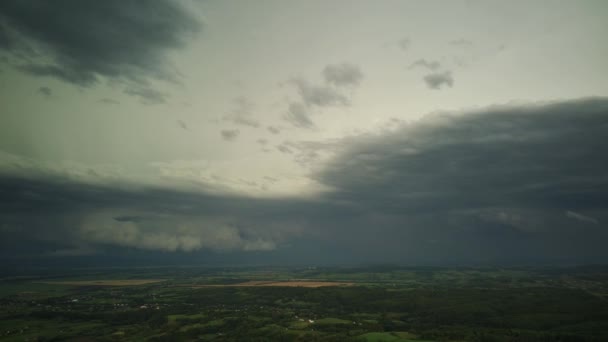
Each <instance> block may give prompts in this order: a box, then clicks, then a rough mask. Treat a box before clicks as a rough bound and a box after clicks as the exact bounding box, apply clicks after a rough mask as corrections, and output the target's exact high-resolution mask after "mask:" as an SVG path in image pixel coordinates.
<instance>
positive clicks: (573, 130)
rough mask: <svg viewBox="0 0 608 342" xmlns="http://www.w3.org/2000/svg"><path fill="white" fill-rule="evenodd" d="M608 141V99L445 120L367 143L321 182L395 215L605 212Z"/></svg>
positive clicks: (514, 108)
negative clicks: (494, 210)
mask: <svg viewBox="0 0 608 342" xmlns="http://www.w3.org/2000/svg"><path fill="white" fill-rule="evenodd" d="M607 135H608V100H606V99H602V98H592V99H585V100H577V101H570V102H559V103H553V104H546V105H530V106H503V107H490V108H488V109H486V110H480V111H477V112H474V113H469V114H466V115H465V114H454V115H449V114H445V115H435V116H431V117H429V118H428V119H423V120H421V121H420V122H419V123H416V124H413V125H410V126H408V125H404V126H402V128H401V129H398V130H396V131H393V132H391V133H388V134H385V135H382V136H379V137H376V138H366V139H362V140H361V141H360V142H358V143H355V144H354V146H352V147H350V148H348V149H347V152H344V153H342V155H341V156H340V157H339V158H337V159H335V160H334V161H333V162H332V163H331V164H330V165H329V166H328V167H327V168H326V169H325V170H324V171H323V172H321V173H320V174H319V175H318V178H319V180H320V181H322V182H323V183H325V184H328V185H331V186H333V187H335V188H337V189H342V190H343V191H344V193H345V194H357V196H360V197H357V199H360V200H364V201H372V202H373V201H375V200H381V201H382V203H386V204H387V205H386V206H385V207H384V208H383V209H385V210H388V209H389V208H393V209H395V210H412V211H415V210H437V209H439V208H451V209H462V208H475V207H484V206H485V207H489V206H510V207H513V206H525V207H530V206H533V207H538V208H553V209H558V210H560V212H563V211H564V210H576V209H578V208H586V209H597V208H603V207H604V206H606V203H608V176H607V174H608V173H607V171H608V159H607V158H605V157H604V155H603V154H604V151H605V150H606V149H607V148H608V141H607V140H606V139H605V138H604V137H605V136H607ZM337 193H338V194H340V193H341V192H340V191H338V192H337Z"/></svg>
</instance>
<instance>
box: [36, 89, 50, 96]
mask: <svg viewBox="0 0 608 342" xmlns="http://www.w3.org/2000/svg"><path fill="white" fill-rule="evenodd" d="M38 94H40V95H42V96H45V97H50V96H51V95H53V90H51V88H49V87H40V88H38Z"/></svg>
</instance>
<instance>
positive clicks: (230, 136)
mask: <svg viewBox="0 0 608 342" xmlns="http://www.w3.org/2000/svg"><path fill="white" fill-rule="evenodd" d="M220 134H221V135H222V138H223V139H224V140H227V141H234V140H235V139H236V138H237V137H238V136H239V134H240V132H239V130H238V129H223V130H221V131H220Z"/></svg>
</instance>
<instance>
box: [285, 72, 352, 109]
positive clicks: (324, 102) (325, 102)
mask: <svg viewBox="0 0 608 342" xmlns="http://www.w3.org/2000/svg"><path fill="white" fill-rule="evenodd" d="M290 83H291V84H293V85H294V86H295V87H296V90H297V91H298V94H299V95H300V97H301V99H302V101H303V102H304V103H305V104H306V105H307V106H319V107H326V106H346V105H348V104H349V100H348V98H347V97H346V96H345V95H343V94H342V93H340V92H339V91H338V90H337V89H335V88H332V87H327V86H317V85H312V84H310V83H309V82H308V81H306V80H304V79H300V78H294V79H292V80H291V81H290Z"/></svg>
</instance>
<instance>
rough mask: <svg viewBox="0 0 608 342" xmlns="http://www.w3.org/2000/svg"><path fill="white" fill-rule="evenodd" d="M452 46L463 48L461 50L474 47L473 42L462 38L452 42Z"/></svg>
mask: <svg viewBox="0 0 608 342" xmlns="http://www.w3.org/2000/svg"><path fill="white" fill-rule="evenodd" d="M450 45H452V46H457V47H461V48H470V47H472V46H473V42H472V41H470V40H468V39H464V38H460V39H455V40H451V41H450Z"/></svg>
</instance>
